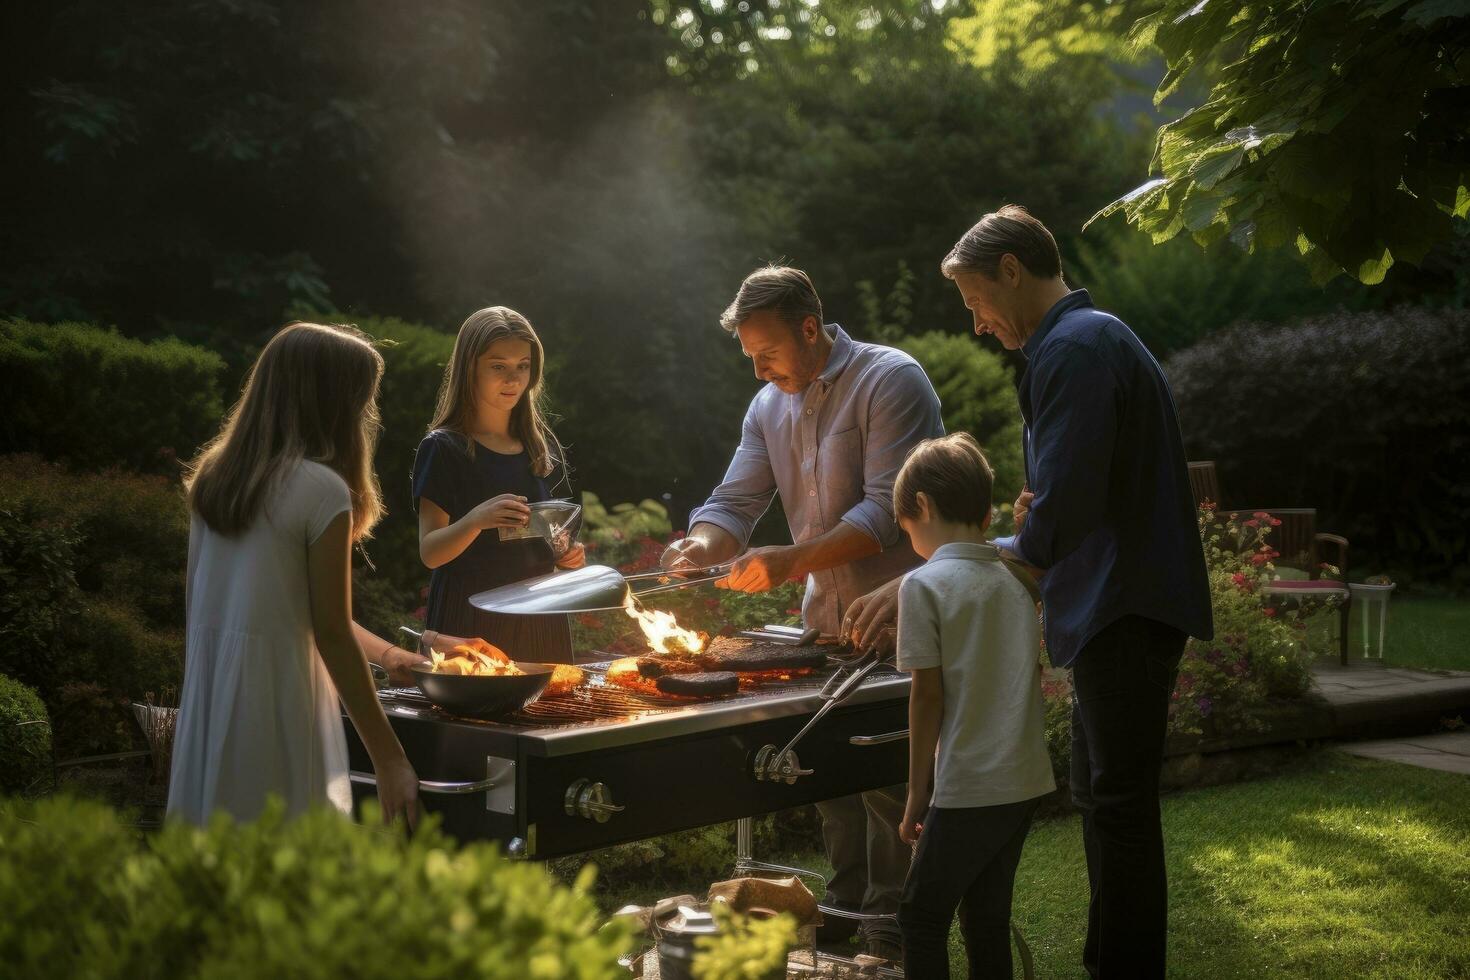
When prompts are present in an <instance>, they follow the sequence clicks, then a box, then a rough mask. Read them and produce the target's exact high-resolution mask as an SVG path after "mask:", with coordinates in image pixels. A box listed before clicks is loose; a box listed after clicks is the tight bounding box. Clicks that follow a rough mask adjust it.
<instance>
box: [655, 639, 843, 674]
mask: <svg viewBox="0 0 1470 980" xmlns="http://www.w3.org/2000/svg"><path fill="white" fill-rule="evenodd" d="M839 649H841V647H838V646H834V645H831V644H827V645H813V646H806V647H796V646H791V645H790V644H787V643H772V642H770V641H769V640H755V639H751V638H750V637H747V636H717V637H715V638H714V639H713V640H711V641H710V644H709V646H708V647H707V648H706V649H705V650H704V652H703V653H699V654H696V655H694V656H688V655H686V654H679V653H648V654H644V655H643V656H641V657H639V658H638V674H639V676H640V677H643V678H646V679H648V680H656V679H658V678H660V677H667V676H669V675H670V674H697V673H707V672H709V671H727V670H732V671H735V672H736V673H742V674H743V673H758V672H764V671H769V670H816V669H818V668H821V667H825V666H826V665H827V654H828V653H829V652H835V651H837V650H839Z"/></svg>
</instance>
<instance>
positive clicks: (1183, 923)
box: [601, 750, 1470, 978]
mask: <svg viewBox="0 0 1470 980" xmlns="http://www.w3.org/2000/svg"><path fill="white" fill-rule="evenodd" d="M1164 824H1165V833H1166V835H1167V848H1168V855H1169V881H1170V888H1171V893H1170V906H1171V918H1170V940H1169V942H1170V949H1169V974H1170V976H1176V977H1204V978H1224V977H1253V978H1266V977H1271V978H1275V977H1304V978H1305V977H1312V978H1317V977H1343V976H1353V977H1384V978H1388V977H1393V978H1401V977H1403V978H1416V977H1425V978H1428V977H1455V976H1470V779H1466V778H1465V777H1463V776H1456V775H1452V774H1449V773H1442V772H1433V771H1429V770H1422V769H1414V768H1410V767H1408V766H1400V765H1395V764H1391V763H1379V762H1372V761H1369V760H1365V759H1357V758H1354V757H1351V756H1345V755H1341V754H1339V753H1335V752H1331V751H1326V750H1324V751H1323V752H1322V753H1320V754H1319V755H1316V756H1313V757H1312V758H1311V759H1310V760H1308V761H1306V762H1304V763H1302V764H1300V765H1298V766H1296V767H1294V768H1292V769H1290V770H1288V771H1285V772H1283V773H1281V774H1280V775H1278V776H1274V777H1272V778H1269V779H1264V780H1258V781H1256V782H1251V783H1241V784H1237V785H1233V786H1224V787H1217V788H1213V789H1206V790H1194V791H1190V792H1187V793H1180V794H1176V795H1173V796H1170V797H1168V798H1166V799H1165V801H1164ZM760 856H761V857H763V858H766V859H768V860H776V861H780V862H783V863H796V864H798V865H799V866H805V867H811V868H813V870H822V866H821V865H822V862H821V859H820V857H819V856H817V855H813V854H784V855H768V854H762V855H760ZM706 883H707V882H701V881H687V882H682V883H680V884H679V885H678V886H677V887H675V888H674V891H677V890H679V889H686V888H687V889H690V890H694V891H698V890H699V889H700V888H702V887H703V885H704V884H706ZM660 887H662V889H663V893H664V894H669V893H671V892H670V888H671V887H672V886H670V885H669V884H668V883H665V884H664V885H662V886H660ZM655 894H657V891H656V890H653V889H650V888H649V887H648V886H647V885H644V886H643V887H636V888H629V887H622V888H617V889H616V890H613V891H609V892H604V893H603V894H602V896H601V898H602V900H603V902H604V903H605V906H606V907H607V909H608V910H609V911H611V910H612V909H613V908H617V907H618V906H619V905H621V904H623V903H624V902H625V901H631V900H639V901H647V900H649V899H650V898H652V897H654V895H655ZM1086 907H1087V872H1086V867H1085V865H1084V862H1083V857H1082V839H1081V824H1080V822H1079V821H1078V819H1077V818H1076V817H1065V818H1058V819H1052V820H1046V821H1042V822H1040V823H1038V824H1037V825H1036V826H1035V827H1034V828H1033V830H1032V832H1031V836H1030V838H1029V839H1028V840H1027V843H1026V851H1025V854H1024V856H1023V858H1022V861H1021V868H1020V872H1019V876H1018V879H1017V882H1016V904H1015V916H1016V921H1017V923H1018V924H1019V925H1020V927H1021V929H1022V931H1023V932H1024V934H1025V935H1026V937H1027V939H1028V941H1029V942H1030V944H1031V948H1032V952H1033V954H1034V955H1035V957H1036V963H1037V972H1038V975H1039V976H1041V977H1081V976H1083V975H1084V974H1083V971H1082V968H1081V965H1080V964H1081V950H1082V941H1083V937H1084V932H1085V927H1086ZM952 943H953V956H952V960H953V965H954V971H955V975H956V976H964V966H963V951H962V949H961V947H960V945H959V939H958V933H956V936H955V938H954V939H953V940H952Z"/></svg>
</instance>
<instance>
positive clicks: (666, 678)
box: [654, 670, 740, 698]
mask: <svg viewBox="0 0 1470 980" xmlns="http://www.w3.org/2000/svg"><path fill="white" fill-rule="evenodd" d="M654 683H655V684H657V685H658V689H659V690H660V691H662V692H663V693H664V694H682V695H685V696H686V697H690V696H692V697H701V698H712V697H716V696H718V695H721V694H734V693H735V692H737V691H739V690H740V675H738V674H734V673H731V672H730V671H728V670H718V671H711V672H708V673H705V672H700V673H692V674H664V675H663V676H662V677H660V678H659V679H658V680H657V681H655V682H654Z"/></svg>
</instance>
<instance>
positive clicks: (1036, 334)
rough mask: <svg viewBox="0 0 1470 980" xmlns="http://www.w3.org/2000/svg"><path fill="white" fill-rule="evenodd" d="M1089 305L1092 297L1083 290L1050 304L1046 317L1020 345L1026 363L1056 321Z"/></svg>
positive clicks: (1073, 291)
mask: <svg viewBox="0 0 1470 980" xmlns="http://www.w3.org/2000/svg"><path fill="white" fill-rule="evenodd" d="M1091 305H1092V297H1091V296H1089V295H1088V294H1087V290H1085V289H1074V290H1072V291H1071V292H1070V293H1068V294H1067V295H1065V296H1063V297H1062V298H1061V299H1059V300H1057V301H1056V302H1055V303H1053V304H1052V308H1051V309H1049V310H1047V311H1046V316H1044V317H1042V318H1041V323H1040V324H1038V325H1037V327H1036V329H1035V330H1034V331H1033V332H1032V334H1031V336H1029V337H1027V338H1026V342H1025V343H1024V344H1022V345H1021V353H1022V354H1025V355H1026V359H1027V360H1028V361H1029V360H1031V358H1033V357H1035V356H1036V350H1037V348H1039V347H1040V346H1041V341H1042V340H1043V339H1045V337H1046V335H1047V334H1048V333H1050V332H1051V328H1052V327H1054V326H1056V325H1057V321H1058V320H1060V319H1061V318H1062V317H1064V316H1066V315H1067V314H1068V313H1071V312H1072V311H1073V310H1079V309H1081V308H1083V307H1084V306H1091Z"/></svg>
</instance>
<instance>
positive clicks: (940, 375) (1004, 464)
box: [901, 333, 1025, 515]
mask: <svg viewBox="0 0 1470 980" xmlns="http://www.w3.org/2000/svg"><path fill="white" fill-rule="evenodd" d="M901 346H902V347H903V349H904V350H906V351H908V352H909V353H910V354H911V355H913V357H914V359H915V360H917V361H918V362H919V363H920V364H922V365H923V366H924V371H925V373H927V374H928V375H929V380H930V381H931V382H932V383H933V384H934V391H935V392H936V393H937V394H938V395H939V402H940V405H941V406H942V409H943V413H944V429H945V431H946V432H968V433H970V435H972V436H974V437H975V439H976V440H977V441H978V442H979V443H980V445H981V447H982V448H983V449H984V450H985V455H986V457H987V458H988V459H989V460H990V465H991V467H992V468H994V470H995V488H994V494H993V499H994V502H995V504H996V505H997V507H1000V508H1001V510H1002V513H1004V514H1007V515H1008V514H1009V513H1010V505H1011V502H1012V501H1014V500H1015V499H1016V494H1018V493H1019V492H1020V490H1021V484H1022V483H1023V482H1024V480H1025V467H1024V464H1023V463H1022V461H1021V410H1020V408H1019V407H1017V404H1016V386H1015V384H1014V383H1013V382H1012V380H1011V371H1010V368H1008V367H1006V365H1005V362H1003V361H1002V360H1001V359H1000V357H999V355H997V354H994V353H992V352H991V351H988V350H986V349H985V348H983V347H981V346H980V345H979V344H978V343H976V341H975V338H974V337H968V336H965V335H963V334H947V333H926V334H923V335H922V336H918V337H909V338H906V339H905V340H904V341H903V342H902V344H901Z"/></svg>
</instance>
